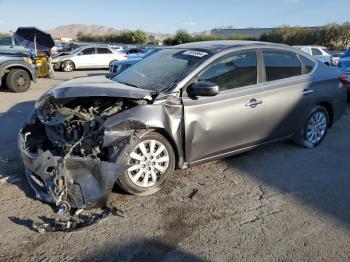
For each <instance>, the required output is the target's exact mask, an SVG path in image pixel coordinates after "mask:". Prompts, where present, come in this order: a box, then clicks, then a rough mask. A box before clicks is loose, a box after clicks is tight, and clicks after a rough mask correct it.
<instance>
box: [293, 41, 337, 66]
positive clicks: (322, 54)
mask: <svg viewBox="0 0 350 262" xmlns="http://www.w3.org/2000/svg"><path fill="white" fill-rule="evenodd" d="M294 47H296V48H298V49H300V50H301V51H304V52H305V53H308V54H309V55H312V56H314V57H315V58H317V59H318V60H320V61H321V62H322V63H325V64H326V65H331V64H332V56H331V54H330V53H329V52H328V49H327V47H324V46H316V45H304V46H302V45H295V46H294Z"/></svg>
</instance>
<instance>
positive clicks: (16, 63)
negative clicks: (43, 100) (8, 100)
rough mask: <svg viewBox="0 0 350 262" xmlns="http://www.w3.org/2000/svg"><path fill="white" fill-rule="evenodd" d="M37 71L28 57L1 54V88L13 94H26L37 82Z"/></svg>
mask: <svg viewBox="0 0 350 262" xmlns="http://www.w3.org/2000/svg"><path fill="white" fill-rule="evenodd" d="M36 76H37V73H36V70H35V67H34V65H33V63H32V60H31V59H30V58H29V56H28V55H25V54H20V53H14V52H12V53H10V52H7V53H4V52H0V86H1V87H7V88H8V89H10V90H11V91H13V92H16V93H19V92H25V91H27V90H28V89H29V87H30V84H31V81H35V80H36Z"/></svg>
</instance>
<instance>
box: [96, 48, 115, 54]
mask: <svg viewBox="0 0 350 262" xmlns="http://www.w3.org/2000/svg"><path fill="white" fill-rule="evenodd" d="M97 53H98V54H110V53H112V52H111V51H110V50H109V49H108V48H97Z"/></svg>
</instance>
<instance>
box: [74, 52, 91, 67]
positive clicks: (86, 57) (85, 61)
mask: <svg viewBox="0 0 350 262" xmlns="http://www.w3.org/2000/svg"><path fill="white" fill-rule="evenodd" d="M95 56H96V49H95V47H89V48H86V49H84V50H82V51H80V52H79V53H78V55H77V56H75V57H74V58H73V62H74V63H75V66H76V67H78V68H79V67H94V66H96V62H95V59H96V57H95Z"/></svg>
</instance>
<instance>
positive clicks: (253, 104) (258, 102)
mask: <svg viewBox="0 0 350 262" xmlns="http://www.w3.org/2000/svg"><path fill="white" fill-rule="evenodd" d="M262 103H263V101H261V100H256V99H255V98H254V99H251V100H250V101H249V102H248V103H246V104H245V106H249V107H251V108H254V107H256V106H257V105H260V104H262Z"/></svg>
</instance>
